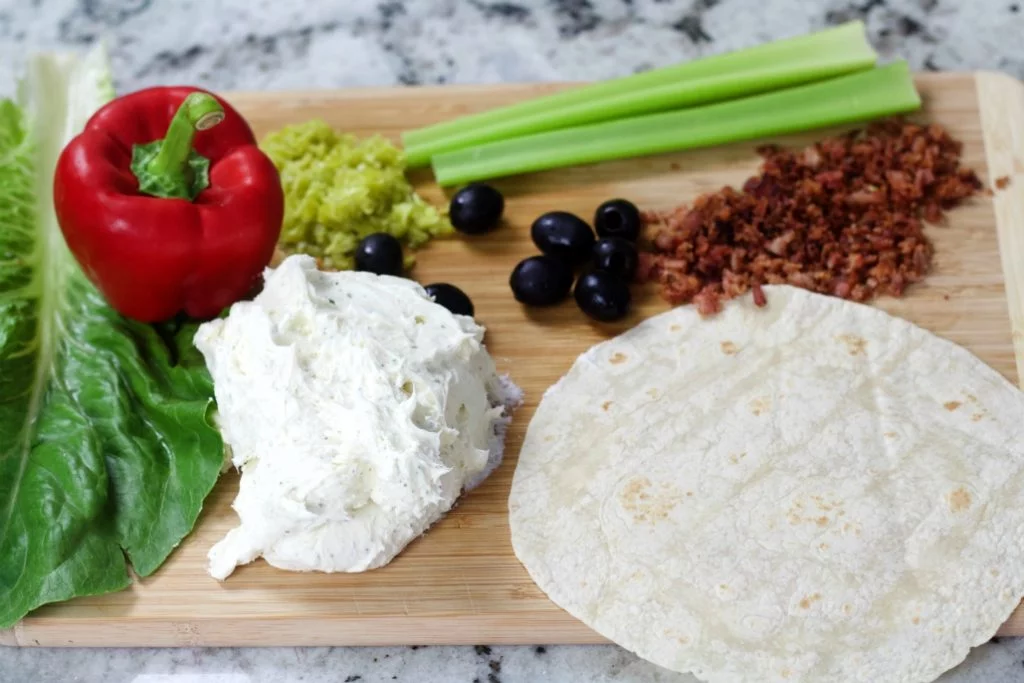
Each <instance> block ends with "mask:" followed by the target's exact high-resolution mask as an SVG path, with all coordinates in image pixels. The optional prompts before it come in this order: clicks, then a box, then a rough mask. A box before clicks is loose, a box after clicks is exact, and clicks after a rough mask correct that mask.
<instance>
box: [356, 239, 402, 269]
mask: <svg viewBox="0 0 1024 683" xmlns="http://www.w3.org/2000/svg"><path fill="white" fill-rule="evenodd" d="M356 270H365V271H368V272H370V273H376V274H377V275H401V274H402V244H401V243H400V242H399V241H398V240H397V239H395V238H394V237H392V236H391V235H389V234H387V233H386V232H375V233H373V234H372V235H367V236H366V237H364V238H363V239H362V240H361V241H360V242H359V245H358V246H357V247H356Z"/></svg>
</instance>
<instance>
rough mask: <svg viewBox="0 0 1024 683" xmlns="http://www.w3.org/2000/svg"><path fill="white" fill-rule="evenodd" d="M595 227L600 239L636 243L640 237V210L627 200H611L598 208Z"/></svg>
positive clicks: (595, 214)
mask: <svg viewBox="0 0 1024 683" xmlns="http://www.w3.org/2000/svg"><path fill="white" fill-rule="evenodd" d="M594 227H595V228H597V235H598V237H621V238H622V239H624V240H629V241H630V242H636V239H637V237H639V236H640V209H638V208H636V205H635V204H634V203H633V202H630V201H627V200H625V199H609V200H608V201H606V202H605V203H604V204H602V205H601V206H599V207H597V211H596V212H595V213H594Z"/></svg>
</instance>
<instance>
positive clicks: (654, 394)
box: [647, 387, 660, 398]
mask: <svg viewBox="0 0 1024 683" xmlns="http://www.w3.org/2000/svg"><path fill="white" fill-rule="evenodd" d="M647 395H648V396H650V397H651V398H658V396H660V394H659V392H658V390H657V389H655V388H654V387H651V388H650V389H648V390H647Z"/></svg>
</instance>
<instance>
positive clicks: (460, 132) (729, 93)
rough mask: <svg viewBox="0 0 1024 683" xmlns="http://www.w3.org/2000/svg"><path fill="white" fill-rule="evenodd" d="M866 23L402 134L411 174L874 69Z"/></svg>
mask: <svg viewBox="0 0 1024 683" xmlns="http://www.w3.org/2000/svg"><path fill="white" fill-rule="evenodd" d="M875 60H876V55H875V52H874V51H873V50H872V49H871V46H870V45H869V44H868V43H867V41H866V39H865V36H864V26H863V24H862V23H861V22H859V21H858V22H850V23H847V24H844V25H842V26H840V27H838V28H833V29H829V30H826V31H820V32H818V33H813V34H810V35H805V36H799V37H796V38H790V39H788V40H782V41H777V42H774V43H768V44H765V45H759V46H756V47H752V48H749V49H746V50H740V51H738V52H732V53H729V54H724V55H717V56H713V57H707V58H705V59H700V60H696V61H693V62H688V63H685V64H677V65H674V66H669V67H665V68H662V69H657V70H654V71H648V72H645V73H640V74H634V75H632V76H626V77H624V78H617V79H614V80H610V81H604V82H601V83H595V84H592V85H588V86H583V87H579V88H574V89H572V90H566V91H563V92H559V93H555V94H553V95H548V96H545V97H538V98H535V99H531V100H527V101H525V102H520V103H518V104H513V105H510V106H506V107H500V108H498V109H493V110H491V111H486V112H482V113H479V114H473V115H470V116H463V117H460V118H458V119H454V120H452V121H447V122H444V123H439V124H436V125H433V126H428V127H426V128H421V129H419V130H412V131H408V132H405V133H403V134H402V142H403V144H404V146H405V153H406V162H407V163H408V165H409V166H410V167H416V166H423V165H426V164H427V163H429V161H430V158H431V157H432V156H434V155H435V154H441V153H445V152H452V151H455V150H457V149H464V148H466V147H472V146H474V145H477V144H483V143H488V142H497V141H499V140H505V139H508V138H513V137H519V136H522V135H532V134H534V133H541V132H544V131H548V130H557V129H561V128H568V127H572V126H579V125H584V124H588V123H596V122H598V121H609V120H612V119H619V118H625V117H628V116H637V115H640V114H650V113H654V112H659V111H667V110H671V109H681V108H683V107H689V106H695V105H701V104H708V103H711V102H718V101H722V100H727V99H732V98H736V97H742V96H747V95H753V94H756V93H760V92H767V91H771V90H777V89H780V88H784V87H789V86H793V85H799V84H801V83H809V82H813V81H817V80H824V79H827V78H831V77H834V76H839V75H842V74H846V73H850V72H853V71H860V70H863V69H869V68H871V67H872V66H873V65H874V64H875Z"/></svg>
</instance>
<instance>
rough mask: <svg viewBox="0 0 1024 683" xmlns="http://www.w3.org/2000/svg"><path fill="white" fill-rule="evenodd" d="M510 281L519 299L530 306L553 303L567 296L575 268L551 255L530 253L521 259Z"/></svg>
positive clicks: (513, 291)
mask: <svg viewBox="0 0 1024 683" xmlns="http://www.w3.org/2000/svg"><path fill="white" fill-rule="evenodd" d="M508 284H509V286H510V287H511V288H512V293H513V294H514V295H515V297H516V301H518V302H520V303H523V304H526V305H528V306H551V305H552V304H557V303H558V302H559V301H561V300H562V299H564V298H565V297H566V296H568V294H569V290H570V289H571V288H572V269H570V268H569V266H568V265H566V264H565V263H563V262H561V261H559V260H558V259H556V258H553V257H551V256H531V257H529V258H525V259H523V260H522V261H520V262H519V264H518V265H517V266H516V267H515V269H514V270H513V271H512V276H511V277H509V279H508Z"/></svg>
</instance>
